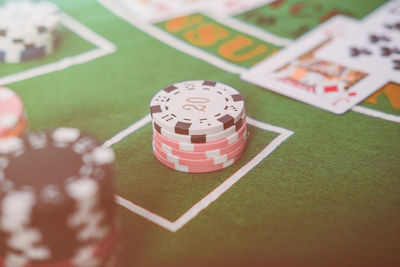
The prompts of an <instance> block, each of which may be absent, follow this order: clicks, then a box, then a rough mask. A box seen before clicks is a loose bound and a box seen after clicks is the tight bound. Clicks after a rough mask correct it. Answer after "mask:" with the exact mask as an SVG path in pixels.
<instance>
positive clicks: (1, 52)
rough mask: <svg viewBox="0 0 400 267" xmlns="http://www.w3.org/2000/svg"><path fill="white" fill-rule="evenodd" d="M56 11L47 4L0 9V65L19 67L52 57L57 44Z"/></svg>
mask: <svg viewBox="0 0 400 267" xmlns="http://www.w3.org/2000/svg"><path fill="white" fill-rule="evenodd" d="M59 22H60V11H59V9H58V7H57V6H56V5H55V4H53V3H51V2H46V1H8V2H6V3H5V4H3V5H0V62H5V63H19V62H24V61H29V60H32V59H37V58H42V57H44V56H47V55H49V54H51V53H52V52H53V51H54V48H55V46H56V43H57V28H58V25H59Z"/></svg>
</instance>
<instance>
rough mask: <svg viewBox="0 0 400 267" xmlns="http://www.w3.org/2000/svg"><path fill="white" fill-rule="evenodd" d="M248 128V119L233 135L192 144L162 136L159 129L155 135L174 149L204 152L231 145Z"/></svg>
mask: <svg viewBox="0 0 400 267" xmlns="http://www.w3.org/2000/svg"><path fill="white" fill-rule="evenodd" d="M246 129H247V123H246V120H245V121H244V123H243V124H242V126H241V128H240V129H239V131H237V132H235V133H234V134H232V135H231V136H229V137H227V138H222V139H220V140H217V141H214V142H209V143H201V144H190V143H185V142H178V141H175V140H172V139H169V138H167V137H165V136H162V135H161V134H159V133H158V132H157V131H153V132H154V137H153V138H157V139H158V140H159V141H160V142H161V143H163V144H166V145H167V146H170V147H172V148H174V149H177V150H183V151H192V152H204V151H210V150H215V149H222V148H224V147H226V146H229V145H231V144H233V143H234V142H236V141H237V140H239V139H240V137H242V135H243V134H244V132H245V131H246Z"/></svg>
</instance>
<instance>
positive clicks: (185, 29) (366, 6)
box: [0, 0, 400, 267]
mask: <svg viewBox="0 0 400 267" xmlns="http://www.w3.org/2000/svg"><path fill="white" fill-rule="evenodd" d="M110 2H111V4H110ZM384 2H385V1H383V0H368V1H362V0H336V1H333V0H329V1H328V0H315V1H311V0H303V1H300V0H287V1H282V0H281V1H278V2H276V3H275V4H273V5H270V6H263V7H260V8H257V9H255V10H251V11H248V12H246V13H244V14H239V15H237V16H235V17H233V18H228V19H222V18H218V17H214V16H209V15H207V14H202V13H198V14H192V15H190V16H189V17H186V19H181V20H179V19H178V20H171V21H167V22H159V23H156V24H148V23H145V22H143V21H140V20H138V19H137V18H134V17H129V15H126V14H127V13H124V10H121V9H118V7H116V6H114V4H112V1H109V0H102V1H99V2H98V1H94V0H91V1H78V0H69V1H61V0H58V1H56V3H57V4H58V5H59V6H60V8H61V9H62V10H63V11H64V12H65V13H66V14H68V16H66V15H65V16H64V18H63V26H62V28H61V33H60V45H59V48H58V49H57V52H56V53H54V54H53V55H51V56H49V57H48V58H45V59H41V60H36V61H33V62H28V63H23V64H16V65H6V64H1V65H0V84H3V85H7V86H8V87H10V88H12V89H13V90H15V91H17V92H18V93H19V94H20V95H21V97H22V98H23V100H24V103H25V106H26V112H27V115H28V118H29V129H30V130H31V131H36V130H43V129H50V128H55V127H59V126H65V127H76V128H79V129H81V130H83V131H85V132H87V133H90V134H93V135H95V136H97V137H98V138H99V139H101V140H102V141H104V142H106V145H110V146H112V148H113V149H114V150H115V153H116V169H117V178H116V184H117V190H118V192H117V195H118V197H117V201H118V204H116V205H118V206H119V208H118V211H119V213H120V216H121V223H122V233H123V235H122V237H123V243H124V247H125V254H124V262H125V264H126V266H129V267H130V266H400V246H399V237H400V179H399V178H400V124H399V120H398V118H399V117H400V106H399V103H400V100H399V95H400V94H399V92H400V87H399V86H398V85H395V84H392V85H388V86H389V87H391V88H392V89H391V90H388V91H385V88H383V89H382V91H380V92H379V93H378V94H376V95H374V96H373V97H371V98H370V99H369V101H368V102H364V103H360V104H359V107H362V108H365V109H368V110H374V111H379V112H383V113H384V114H390V115H392V118H397V122H396V119H395V120H386V119H382V118H376V117H373V116H369V115H366V114H362V113H359V112H355V111H349V112H347V113H345V114H344V115H335V114H332V113H329V112H327V111H324V110H321V109H318V108H315V107H312V106H309V105H307V104H304V103H301V102H298V101H295V100H292V99H290V98H287V97H285V96H282V95H279V94H275V93H273V92H270V91H268V90H265V89H263V88H260V87H257V86H254V85H252V84H250V83H247V82H245V81H242V80H241V79H240V77H239V74H240V72H241V71H244V70H246V69H248V68H250V67H251V66H253V65H254V64H256V63H257V62H259V61H261V60H262V59H264V58H266V57H268V56H269V55H270V54H272V53H274V52H276V51H278V50H279V49H282V47H283V46H284V44H282V45H276V44H275V45H273V44H269V43H267V42H266V41H265V40H263V38H262V37H260V36H256V35H254V34H253V33H252V32H246V31H244V30H243V29H241V27H242V26H243V25H244V26H243V27H252V29H257V31H269V32H271V33H273V34H275V35H277V36H281V37H282V38H284V40H293V41H295V39H296V38H298V37H299V36H301V35H302V34H304V33H306V32H307V31H309V30H311V29H312V28H314V27H315V26H316V25H318V24H319V23H321V22H323V21H324V20H326V19H327V18H329V17H330V16H332V15H334V14H346V15H350V16H353V17H355V18H357V19H362V18H363V17H364V16H365V15H367V14H368V13H369V12H371V11H372V10H374V9H375V8H377V7H378V6H379V5H381V4H382V3H384ZM299 4H300V5H301V7H302V8H300V9H296V10H297V11H296V12H297V13H296V12H294V13H293V8H294V7H293V6H296V5H299ZM188 21H189V22H191V23H188ZM232 21H235V22H236V24H240V25H239V26H237V25H236V24H235V23H232ZM182 23H183V24H184V25H183V24H182ZM185 23H186V24H185ZM182 25H183V26H182ZM201 25H203V26H204V25H214V29H219V30H221V31H222V32H224V33H226V34H227V36H228V37H226V39H224V38H225V37H224V38H222V39H217V40H211V41H210V39H207V40H206V41H210V42H211V43H209V44H207V43H202V42H204V40H203V39H201V38H200V37H201V36H198V35H196V34H195V33H193V32H194V30H195V29H197V27H200V26H201ZM235 25H236V26H235ZM238 38H242V40H249V42H250V43H249V44H251V46H252V47H245V48H244V50H243V51H242V52H243V53H242V54H241V55H235V54H232V53H229V47H228V48H227V46H229V44H230V45H232V42H234V40H235V39H236V40H237V39H238ZM211 39H212V38H211ZM229 42H231V43H229ZM294 45H295V44H294ZM257 46H262V47H264V48H266V49H264V50H262V51H263V52H260V53H255V54H251V53H252V51H251V49H253V48H255V47H257ZM250 48H251V49H250ZM208 56H210V57H211V58H212V59H208ZM235 56H237V57H235ZM193 79H206V80H214V81H220V82H223V83H226V84H229V85H231V86H233V87H235V88H237V89H238V90H239V91H240V92H241V93H242V94H243V96H244V98H245V101H246V112H247V115H248V116H249V121H248V122H249V130H250V137H249V141H248V147H247V151H246V154H245V155H244V157H243V158H242V159H241V160H240V161H239V162H237V163H236V164H234V165H233V166H231V167H229V168H227V169H225V170H223V171H219V172H214V173H209V174H185V173H181V172H178V171H174V170H171V169H168V168H166V167H164V166H163V165H161V164H160V163H158V162H157V161H156V160H155V158H154V157H153V155H152V145H151V139H152V128H151V124H150V117H149V103H150V100H151V98H152V97H153V95H154V94H155V93H156V92H157V91H159V90H160V89H161V88H163V87H166V86H168V85H170V84H173V83H175V82H178V81H183V80H193ZM393 88H394V89H393ZM396 90H397V91H396ZM396 92H397V93H396ZM123 130H126V131H125V132H124V131H123Z"/></svg>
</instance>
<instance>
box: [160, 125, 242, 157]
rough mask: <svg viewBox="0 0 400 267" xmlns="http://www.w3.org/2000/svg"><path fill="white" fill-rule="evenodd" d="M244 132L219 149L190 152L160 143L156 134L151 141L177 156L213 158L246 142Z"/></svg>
mask: <svg viewBox="0 0 400 267" xmlns="http://www.w3.org/2000/svg"><path fill="white" fill-rule="evenodd" d="M246 132H247V131H246ZM246 132H245V133H244V134H243V135H242V136H241V137H240V138H239V139H238V140H236V141H235V142H234V143H233V144H230V145H227V146H224V147H223V148H219V149H213V150H208V151H200V152H192V151H185V150H180V149H175V148H173V147H170V146H168V145H166V144H164V143H162V141H161V140H159V139H158V138H157V136H154V137H153V142H154V143H155V144H156V145H157V146H159V147H161V149H162V150H164V151H165V152H167V153H169V154H172V155H175V156H178V157H183V158H189V159H209V158H215V157H218V156H221V155H224V154H228V153H229V152H232V151H234V150H235V149H236V148H238V147H239V146H240V145H241V144H242V143H244V142H246V139H247V134H246Z"/></svg>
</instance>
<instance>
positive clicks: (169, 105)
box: [150, 80, 247, 173]
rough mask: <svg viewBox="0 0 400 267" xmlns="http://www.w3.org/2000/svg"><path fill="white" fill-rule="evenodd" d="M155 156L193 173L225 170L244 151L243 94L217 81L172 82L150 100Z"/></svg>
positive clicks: (164, 163) (166, 164)
mask: <svg viewBox="0 0 400 267" xmlns="http://www.w3.org/2000/svg"><path fill="white" fill-rule="evenodd" d="M150 114H151V117H152V123H153V153H154V156H155V157H156V159H157V160H158V161H159V162H160V163H162V164H163V165H165V166H167V167H169V168H172V169H174V170H178V171H182V172H189V173H205V172H212V171H218V170H222V169H224V168H226V167H228V166H230V165H232V164H233V163H235V162H237V161H238V160H239V159H240V157H241V156H242V155H243V153H244V152H245V150H246V144H247V123H246V113H245V108H244V99H243V96H242V95H241V94H240V93H239V92H238V91H237V90H236V89H234V88H232V87H230V86H228V85H226V84H223V83H219V82H213V81H206V80H195V81H186V82H180V83H176V84H173V85H171V86H168V87H166V88H164V89H162V90H161V91H159V92H158V93H157V94H156V95H155V96H154V97H153V99H152V100H151V103H150Z"/></svg>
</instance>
